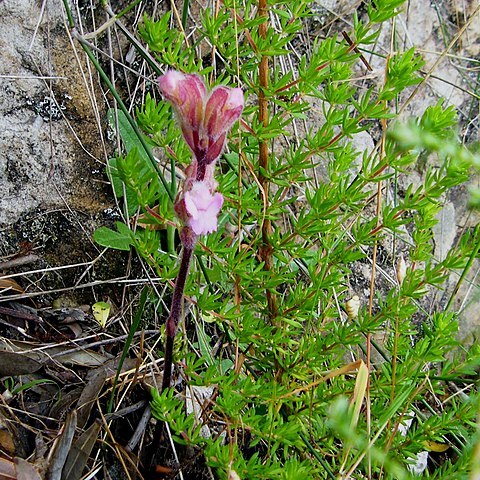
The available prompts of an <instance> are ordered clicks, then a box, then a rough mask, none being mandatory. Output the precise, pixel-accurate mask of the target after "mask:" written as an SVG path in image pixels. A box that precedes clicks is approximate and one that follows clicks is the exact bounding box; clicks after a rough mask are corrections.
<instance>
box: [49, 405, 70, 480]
mask: <svg viewBox="0 0 480 480" xmlns="http://www.w3.org/2000/svg"><path fill="white" fill-rule="evenodd" d="M76 427H77V412H76V411H75V410H73V411H72V412H69V413H68V414H67V418H66V419H65V425H64V427H63V430H62V433H61V434H60V436H59V437H58V438H57V439H56V440H55V445H54V447H53V450H52V455H51V457H50V465H49V474H48V477H47V478H48V480H60V479H61V476H62V470H63V466H64V465H65V461H66V460H67V456H68V452H69V451H70V446H71V445H72V440H73V436H74V434H75V428H76Z"/></svg>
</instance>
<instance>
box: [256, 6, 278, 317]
mask: <svg viewBox="0 0 480 480" xmlns="http://www.w3.org/2000/svg"><path fill="white" fill-rule="evenodd" d="M258 16H259V17H261V18H263V19H264V21H263V22H262V23H261V24H260V25H259V27H258V30H259V35H260V37H261V38H262V39H265V38H266V36H267V21H268V11H267V0H259V2H258ZM259 78H260V88H259V91H258V115H259V120H260V123H261V124H262V125H263V127H268V100H267V98H266V96H265V92H266V91H267V89H268V56H266V55H262V56H261V59H260V65H259ZM259 150H260V151H259V155H260V161H259V165H260V172H259V175H258V179H259V182H260V186H261V188H262V194H263V197H264V203H265V208H268V203H269V202H268V192H269V180H268V143H267V141H266V140H264V139H260V141H259ZM271 233H272V223H271V221H270V219H269V218H265V219H264V220H263V224H262V244H263V245H262V247H261V249H260V252H259V253H260V258H261V259H262V261H263V262H264V269H265V270H266V271H270V270H272V266H273V255H272V245H271V243H270V236H271ZM266 296H267V304H268V311H269V314H270V318H271V319H273V318H275V317H276V316H277V300H276V296H275V294H274V293H273V292H272V291H271V290H269V289H267V290H266Z"/></svg>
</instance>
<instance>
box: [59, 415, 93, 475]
mask: <svg viewBox="0 0 480 480" xmlns="http://www.w3.org/2000/svg"><path fill="white" fill-rule="evenodd" d="M100 426H101V425H100V423H99V422H95V423H94V424H93V425H91V426H90V427H89V428H88V429H87V430H86V431H85V432H84V433H83V434H82V435H80V437H79V438H78V440H77V441H76V442H75V443H74V444H73V445H72V448H71V450H70V452H69V454H68V457H67V460H66V461H65V466H64V468H63V473H62V480H77V479H79V478H81V477H82V472H83V470H84V469H85V465H86V464H87V460H88V459H89V457H90V453H91V452H92V449H93V446H94V445H95V442H96V441H97V438H98V434H99V432H100Z"/></svg>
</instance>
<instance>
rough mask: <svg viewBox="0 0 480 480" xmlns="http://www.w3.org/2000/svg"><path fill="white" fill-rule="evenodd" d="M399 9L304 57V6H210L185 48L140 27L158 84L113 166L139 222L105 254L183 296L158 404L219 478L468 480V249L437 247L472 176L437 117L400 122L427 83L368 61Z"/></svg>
mask: <svg viewBox="0 0 480 480" xmlns="http://www.w3.org/2000/svg"><path fill="white" fill-rule="evenodd" d="M403 4H404V1H403V0H375V1H371V2H365V4H362V9H361V10H360V11H359V13H358V15H355V16H354V17H353V18H352V19H351V25H350V26H349V27H348V31H345V32H343V34H341V35H340V34H339V35H331V36H330V37H328V38H322V39H319V38H318V39H316V40H315V41H314V42H313V44H312V45H307V46H305V45H304V44H303V43H302V39H303V38H305V37H304V32H305V30H304V29H305V25H306V22H307V19H308V17H309V15H310V13H309V2H306V1H303V0H297V1H295V2H291V1H288V2H287V1H275V0H245V1H243V2H239V1H238V0H225V1H224V2H218V3H217V4H216V8H215V9H213V10H211V9H206V10H204V11H203V12H202V14H201V15H202V16H201V20H199V22H200V26H199V27H198V28H197V29H195V31H194V32H193V34H192V35H189V36H186V34H185V29H184V27H185V26H186V25H187V24H184V25H181V24H179V23H178V22H177V20H176V19H175V18H174V17H173V16H171V15H170V13H169V12H167V13H166V14H164V15H163V16H161V17H160V18H155V19H152V18H148V17H145V18H144V19H143V22H142V25H141V28H140V30H139V34H140V37H141V39H142V41H143V42H144V44H145V45H148V47H149V52H150V53H149V56H148V58H149V59H153V60H154V62H150V63H151V65H153V68H158V69H159V72H157V73H154V74H152V82H151V88H150V90H149V93H147V95H146V96H145V99H144V103H143V104H142V105H141V106H139V107H138V108H137V109H136V113H135V120H136V122H137V124H138V126H139V128H140V130H141V131H142V132H143V133H142V140H143V141H144V142H143V143H141V142H140V141H139V137H138V135H137V134H136V132H135V131H134V129H133V127H132V126H131V124H130V123H128V122H127V121H126V118H127V117H126V116H125V115H123V114H121V112H120V115H119V116H118V121H119V126H118V128H119V129H120V132H121V134H122V136H123V138H124V141H125V147H126V150H127V153H126V154H125V155H118V156H117V157H116V158H115V159H113V160H112V161H111V162H110V164H109V167H108V174H109V177H110V179H111V182H112V185H113V187H114V190H115V193H116V195H117V197H119V198H122V199H123V201H124V202H123V208H124V214H125V218H129V219H130V221H129V225H128V226H127V225H126V224H123V223H121V222H119V223H118V225H117V228H118V230H117V231H113V230H109V229H106V228H103V229H101V230H99V231H97V233H96V235H95V238H96V239H97V241H98V242H99V243H101V244H102V245H105V246H110V247H113V248H121V249H129V248H132V247H133V248H134V249H135V251H136V252H137V253H138V255H139V256H140V257H142V258H143V259H144V260H145V261H147V262H148V263H149V264H150V265H151V267H152V268H153V269H154V270H155V272H156V274H157V276H158V277H160V279H161V282H163V283H165V284H168V282H173V283H174V285H175V286H174V288H172V291H171V292H170V293H169V294H168V296H167V298H168V299H169V301H168V302H166V303H167V304H171V308H170V309H169V310H168V309H165V311H161V310H160V311H159V313H160V315H163V317H164V318H165V321H166V344H165V349H164V350H163V352H162V351H160V352H159V356H160V357H163V358H164V365H165V367H164V368H165V372H164V377H163V387H162V389H159V390H160V391H156V390H154V391H153V392H152V395H153V401H152V404H151V405H152V409H153V414H154V416H155V417H156V418H157V419H159V420H160V421H162V422H165V423H167V424H168V426H169V431H170V432H171V434H172V436H173V438H174V441H175V442H176V443H177V444H186V445H188V446H189V447H190V449H189V450H188V452H190V455H191V453H192V452H194V453H195V455H196V458H197V459H201V458H203V459H204V461H205V463H206V465H207V466H208V467H209V468H210V472H214V475H215V478H222V479H232V480H233V479H238V478H241V479H255V480H258V479H291V480H293V479H302V480H303V479H310V478H312V479H317V478H318V479H347V478H355V479H361V478H369V479H373V478H375V479H380V478H385V479H406V478H411V477H413V476H414V473H412V472H413V471H414V470H415V469H417V471H419V472H420V473H418V474H416V475H417V477H415V478H438V479H440V478H441V479H460V478H469V475H470V473H469V472H470V469H471V467H470V466H471V457H472V453H473V450H474V444H473V440H472V435H473V432H474V431H475V422H476V413H477V411H478V398H477V395H476V392H475V382H476V380H475V379H476V375H477V373H476V372H477V368H478V361H479V358H480V357H479V350H478V347H477V346H476V345H474V346H472V347H471V348H470V349H468V350H467V349H464V348H462V345H461V344H459V343H458V341H457V340H456V335H457V329H458V312H456V311H455V308H454V305H455V302H454V300H455V295H457V293H458V290H459V288H460V286H461V284H462V282H464V281H466V279H467V278H468V275H469V270H470V268H471V267H472V265H473V263H474V261H475V259H476V258H477V257H478V251H479V245H480V229H479V228H465V229H464V231H463V232H462V233H461V235H460V236H459V238H458V240H457V241H456V243H455V246H454V247H453V248H452V249H451V250H449V251H448V252H447V253H446V255H445V256H444V257H438V255H436V253H435V251H434V242H433V230H432V228H433V227H434V225H435V224H436V223H437V221H438V214H439V213H440V212H441V210H442V205H443V202H444V201H445V198H446V196H447V195H448V193H449V191H451V189H453V188H459V187H460V186H461V185H462V184H464V183H465V182H466V181H467V180H468V178H469V168H470V165H471V163H472V162H474V161H477V162H478V157H477V156H476V155H475V154H473V153H471V152H469V151H468V150H467V149H466V148H465V147H463V146H462V145H460V143H459V142H458V139H457V135H456V122H457V120H456V116H455V112H454V110H453V109H452V108H451V107H448V106H446V105H444V104H443V103H442V102H441V101H440V102H438V103H437V104H434V105H432V106H431V107H429V108H427V110H426V111H425V112H423V113H422V114H421V115H420V116H419V117H418V118H415V119H413V120H411V122H410V123H405V122H404V121H403V120H402V121H400V120H399V119H398V118H397V117H398V113H399V112H400V110H401V109H402V108H403V107H404V106H405V102H406V101H407V99H408V95H409V94H410V93H411V92H412V91H413V88H414V87H415V86H416V85H419V84H420V83H421V82H422V74H421V69H422V66H423V61H422V59H421V57H420V56H419V55H418V54H417V53H416V52H415V50H414V49H410V50H406V51H402V50H401V49H400V48H399V49H398V50H396V51H394V50H392V51H391V52H389V54H388V55H386V56H382V52H381V50H380V49H379V47H378V42H379V38H380V34H381V32H382V31H386V32H391V33H390V34H391V36H392V42H391V43H392V45H393V44H394V43H395V42H394V39H395V29H394V28H391V26H392V25H394V23H395V17H396V16H397V15H398V14H399V13H400V12H401V9H402V7H403ZM187 6H188V2H187ZM184 19H185V20H187V19H188V17H187V16H184ZM142 52H144V50H140V53H142ZM372 56H374V57H376V64H378V63H379V62H381V65H382V67H381V69H380V70H378V67H376V70H375V71H373V70H372V67H371V66H370V63H369V59H371V58H372ZM155 65H156V66H157V67H155ZM159 73H161V74H162V75H161V76H160V78H159V80H158V83H157V81H156V80H155V78H156V77H158V74H159ZM359 78H360V79H359ZM362 78H364V79H365V80H364V81H362V80H361V79H362ZM159 92H160V93H161V95H158V93H159ZM244 102H245V105H244ZM240 115H241V118H240ZM239 119H240V121H238V122H237V120H239ZM232 127H233V128H232ZM230 129H231V131H230ZM361 132H368V133H369V134H370V135H371V137H372V138H373V139H374V140H375V145H374V146H373V147H372V148H370V149H365V150H363V151H359V149H358V147H357V145H358V144H357V142H356V139H357V138H358V135H359V134H360V133H361ZM145 142H146V143H145ZM440 146H441V148H440ZM151 148H154V149H155V150H154V151H155V152H156V154H157V156H158V158H159V159H160V163H159V165H156V166H153V165H152V162H151V159H152V157H151V155H149V154H148V151H149V149H151ZM472 159H473V160H472ZM159 167H160V168H159ZM215 168H216V169H217V171H216V172H215ZM159 171H160V173H159ZM411 172H420V174H421V175H422V178H423V180H422V182H420V183H418V182H417V183H416V184H413V183H412V184H410V185H409V184H408V179H409V178H410V173H411ZM177 192H179V193H177ZM176 228H178V231H179V238H180V242H178V240H177V239H176V236H175V229H176ZM452 279H454V280H453V281H454V282H456V283H457V284H456V286H455V289H454V290H453V293H452V290H448V289H447V290H444V288H445V285H446V284H448V282H450V284H451V283H452ZM447 281H448V282H447ZM446 282H447V283H446ZM184 294H185V298H186V303H187V304H188V309H186V308H185V309H184V319H182V298H183V295H184ZM352 297H353V298H354V299H353V301H352ZM440 297H441V299H440V300H439V301H434V300H435V299H436V298H440ZM164 300H165V299H164ZM160 308H161V307H160ZM172 366H173V371H172V369H171V367H172ZM172 380H174V381H172ZM186 392H187V393H188V392H190V393H188V394H189V395H190V397H195V396H196V397H198V398H197V399H196V400H194V403H195V402H196V404H197V406H198V408H197V409H196V410H195V409H194V413H190V414H187V412H186V409H185V393H186ZM191 392H194V393H191ZM205 392H210V393H209V394H208V395H207V394H206V393H205ZM202 395H203V396H202ZM205 395H207V396H205ZM419 457H423V458H426V457H427V458H428V467H427V468H426V469H424V470H421V469H420V467H419V462H418V458H419ZM156 461H157V462H161V461H162V459H159V457H158V452H157V456H156ZM163 461H164V462H167V461H170V460H169V459H165V458H164V459H163ZM477 462H478V459H477ZM186 463H187V464H191V460H187V461H186ZM182 465H183V468H187V467H185V464H183V463H182V459H180V466H179V468H181V467H182ZM205 472H207V468H206V467H205ZM197 478H200V477H197ZM205 478H211V477H208V476H207V473H205ZM470 478H472V479H473V478H476V477H474V476H472V477H470Z"/></svg>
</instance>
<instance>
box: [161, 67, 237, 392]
mask: <svg viewBox="0 0 480 480" xmlns="http://www.w3.org/2000/svg"><path fill="white" fill-rule="evenodd" d="M158 84H159V88H160V91H161V92H162V94H163V96H164V98H165V99H166V100H168V101H169V102H170V103H171V104H172V106H173V109H174V110H175V113H176V115H177V118H178V122H179V124H180V127H181V130H182V134H183V137H184V139H185V141H186V142H187V145H188V146H189V148H190V150H191V151H192V154H193V157H192V162H191V163H190V165H189V166H188V167H187V169H186V172H185V173H186V178H185V182H184V185H183V189H182V190H181V192H180V193H179V194H178V196H177V198H176V200H175V204H174V209H175V213H176V214H177V216H178V218H179V219H180V220H181V221H182V223H183V226H182V228H181V230H180V239H181V242H182V245H183V251H182V255H181V261H180V269H179V271H178V275H177V279H176V282H175V288H174V291H173V297H172V306H171V308H170V315H169V317H168V319H167V323H166V334H167V339H166V344H165V365H164V373H163V382H162V391H163V390H165V389H166V388H169V387H170V383H171V377H172V363H173V345H174V339H175V335H176V333H177V329H178V324H179V321H180V317H181V314H182V306H183V293H184V290H185V284H186V282H187V277H188V272H189V270H190V264H191V260H192V255H193V252H194V250H195V245H196V243H197V240H198V237H199V236H200V235H204V234H208V233H212V232H214V231H216V230H217V215H218V213H219V211H220V209H221V208H222V205H223V196H222V194H220V193H218V192H216V189H217V182H216V181H215V179H214V170H215V163H216V161H217V159H218V157H219V156H220V155H221V154H222V151H223V149H224V147H225V143H226V138H227V133H228V131H229V130H230V128H231V127H232V125H233V124H234V123H235V121H236V120H238V118H240V115H241V113H242V110H243V104H244V99H243V92H242V90H241V89H239V88H228V87H223V86H219V87H215V88H214V89H213V90H212V91H211V92H208V91H207V88H206V87H205V84H204V83H203V81H202V79H201V78H200V77H199V76H198V75H187V74H183V73H180V72H177V71H174V70H170V71H168V72H167V73H166V74H165V75H163V76H161V77H160V78H159V79H158Z"/></svg>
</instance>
